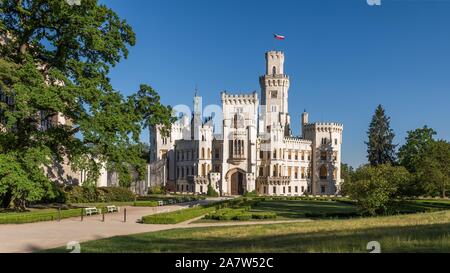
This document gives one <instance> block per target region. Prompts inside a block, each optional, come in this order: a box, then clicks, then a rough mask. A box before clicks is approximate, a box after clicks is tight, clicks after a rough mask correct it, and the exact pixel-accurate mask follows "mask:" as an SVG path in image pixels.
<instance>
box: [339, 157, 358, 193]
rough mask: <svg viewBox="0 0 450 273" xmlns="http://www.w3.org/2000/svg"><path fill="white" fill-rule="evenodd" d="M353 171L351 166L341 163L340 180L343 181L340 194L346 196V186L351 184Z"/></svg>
mask: <svg viewBox="0 0 450 273" xmlns="http://www.w3.org/2000/svg"><path fill="white" fill-rule="evenodd" d="M354 173H355V171H354V169H353V167H352V166H350V165H348V164H345V163H341V178H342V179H343V180H344V183H342V185H341V194H343V195H347V194H348V190H347V185H350V183H351V182H352V176H353V175H354Z"/></svg>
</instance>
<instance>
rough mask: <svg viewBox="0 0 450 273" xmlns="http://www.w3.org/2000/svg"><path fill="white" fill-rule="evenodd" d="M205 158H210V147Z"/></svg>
mask: <svg viewBox="0 0 450 273" xmlns="http://www.w3.org/2000/svg"><path fill="white" fill-rule="evenodd" d="M207 158H208V159H210V158H211V149H210V148H208V155H207Z"/></svg>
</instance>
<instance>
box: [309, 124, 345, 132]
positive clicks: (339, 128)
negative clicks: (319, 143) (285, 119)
mask: <svg viewBox="0 0 450 273" xmlns="http://www.w3.org/2000/svg"><path fill="white" fill-rule="evenodd" d="M303 129H304V130H305V133H310V132H329V133H342V132H343V131H344V125H343V124H342V123H337V122H316V123H308V124H305V125H304V127H303Z"/></svg>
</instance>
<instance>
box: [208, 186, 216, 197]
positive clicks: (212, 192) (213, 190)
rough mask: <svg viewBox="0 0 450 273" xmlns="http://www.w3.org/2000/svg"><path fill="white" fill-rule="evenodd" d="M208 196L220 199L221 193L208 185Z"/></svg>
mask: <svg viewBox="0 0 450 273" xmlns="http://www.w3.org/2000/svg"><path fill="white" fill-rule="evenodd" d="M206 195H207V196H209V197H219V193H218V192H217V191H216V190H215V189H214V188H213V187H212V186H211V185H208V192H207V193H206Z"/></svg>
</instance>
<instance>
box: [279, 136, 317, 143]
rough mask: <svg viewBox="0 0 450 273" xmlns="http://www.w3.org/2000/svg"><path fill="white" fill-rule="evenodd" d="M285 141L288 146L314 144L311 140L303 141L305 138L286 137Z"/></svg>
mask: <svg viewBox="0 0 450 273" xmlns="http://www.w3.org/2000/svg"><path fill="white" fill-rule="evenodd" d="M283 141H284V143H286V144H305V145H311V144H312V141H311V140H307V139H303V138H299V137H285V138H284V140H283Z"/></svg>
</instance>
